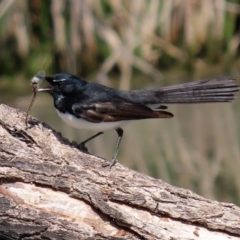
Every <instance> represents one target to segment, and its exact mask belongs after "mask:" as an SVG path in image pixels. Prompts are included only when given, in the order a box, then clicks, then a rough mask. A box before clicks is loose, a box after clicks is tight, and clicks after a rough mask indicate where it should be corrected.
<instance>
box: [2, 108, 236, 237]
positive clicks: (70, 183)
mask: <svg viewBox="0 0 240 240" xmlns="http://www.w3.org/2000/svg"><path fill="white" fill-rule="evenodd" d="M25 117H26V113H24V112H21V111H19V110H17V109H13V108H10V107H8V106H6V105H0V182H1V185H0V239H28V240H29V239H34V240H36V239H168V240H170V239H172V240H173V239H204V240H206V239H214V240H215V239H218V240H219V239H228V240H229V239H239V238H240V208H239V207H237V206H235V205H234V204H231V203H219V202H217V201H212V200H209V199H206V198H203V197H201V196H199V195H197V194H195V193H193V192H191V191H190V190H186V189H181V188H176V187H174V186H171V185H169V184H167V183H165V182H163V181H162V180H160V179H153V178H151V177H149V176H146V175H143V174H140V173H138V172H136V171H133V170H131V169H128V168H126V167H124V166H122V165H121V164H119V163H117V164H116V165H115V166H114V167H112V168H111V169H110V168H109V167H102V164H103V162H104V161H105V160H104V159H101V158H99V157H96V156H93V155H90V154H87V153H83V152H81V151H80V150H79V149H78V148H77V146H76V144H74V143H71V142H69V141H68V140H66V139H64V138H63V137H62V136H61V135H60V134H59V133H57V132H56V131H54V130H53V129H51V128H50V127H49V126H48V125H46V124H45V123H41V122H40V121H38V120H37V119H34V118H31V119H30V121H29V127H28V128H26V126H25V122H24V121H25Z"/></svg>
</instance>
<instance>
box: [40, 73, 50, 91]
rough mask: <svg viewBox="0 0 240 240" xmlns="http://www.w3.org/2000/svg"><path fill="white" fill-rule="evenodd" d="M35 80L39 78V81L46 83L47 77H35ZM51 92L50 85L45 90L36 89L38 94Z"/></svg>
mask: <svg viewBox="0 0 240 240" xmlns="http://www.w3.org/2000/svg"><path fill="white" fill-rule="evenodd" d="M37 78H39V81H43V80H44V81H47V82H48V83H49V81H48V79H49V77H42V76H37ZM52 90H53V87H52V86H51V85H50V86H47V87H45V88H39V89H38V92H51V91H52Z"/></svg>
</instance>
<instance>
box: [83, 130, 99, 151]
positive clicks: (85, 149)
mask: <svg viewBox="0 0 240 240" xmlns="http://www.w3.org/2000/svg"><path fill="white" fill-rule="evenodd" d="M101 134H103V132H99V133H97V134H95V135H93V136H92V137H90V138H88V139H86V140H85V141H83V142H81V143H80V144H79V145H78V146H79V148H80V149H81V150H83V151H85V152H88V149H87V147H86V146H85V144H86V143H87V142H89V141H90V140H92V139H94V138H96V137H97V136H99V135H101Z"/></svg>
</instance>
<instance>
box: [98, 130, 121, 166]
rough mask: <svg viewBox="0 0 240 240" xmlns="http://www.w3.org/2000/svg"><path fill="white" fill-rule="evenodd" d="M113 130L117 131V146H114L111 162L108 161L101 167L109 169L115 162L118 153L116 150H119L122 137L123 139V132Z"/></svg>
mask: <svg viewBox="0 0 240 240" xmlns="http://www.w3.org/2000/svg"><path fill="white" fill-rule="evenodd" d="M115 130H116V131H117V134H118V141H117V146H116V149H115V152H114V155H113V158H112V160H111V161H109V162H105V163H103V165H102V166H103V167H107V166H110V168H111V167H112V166H114V165H115V164H116V162H117V153H118V149H119V146H120V143H121V140H122V137H123V130H122V128H116V129H115Z"/></svg>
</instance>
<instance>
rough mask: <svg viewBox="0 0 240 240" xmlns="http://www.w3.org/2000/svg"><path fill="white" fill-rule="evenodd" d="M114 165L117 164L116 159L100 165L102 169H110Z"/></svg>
mask: <svg viewBox="0 0 240 240" xmlns="http://www.w3.org/2000/svg"><path fill="white" fill-rule="evenodd" d="M116 163H117V159H116V158H113V159H112V160H110V161H106V162H104V163H103V164H102V167H109V168H112V167H113V166H114V165H115V164H116Z"/></svg>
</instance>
